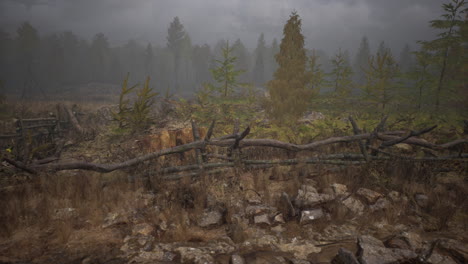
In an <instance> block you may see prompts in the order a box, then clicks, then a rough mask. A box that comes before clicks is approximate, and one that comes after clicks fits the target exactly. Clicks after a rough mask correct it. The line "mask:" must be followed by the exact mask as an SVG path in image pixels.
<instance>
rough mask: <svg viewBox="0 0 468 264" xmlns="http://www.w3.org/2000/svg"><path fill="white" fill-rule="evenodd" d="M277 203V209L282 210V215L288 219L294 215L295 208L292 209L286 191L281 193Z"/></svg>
mask: <svg viewBox="0 0 468 264" xmlns="http://www.w3.org/2000/svg"><path fill="white" fill-rule="evenodd" d="M279 204H280V205H279V210H280V212H282V215H283V217H287V218H288V219H289V218H291V217H294V216H295V215H296V210H295V209H294V206H293V205H292V202H291V199H290V198H289V195H288V194H287V193H285V192H283V193H281V197H280V203H279Z"/></svg>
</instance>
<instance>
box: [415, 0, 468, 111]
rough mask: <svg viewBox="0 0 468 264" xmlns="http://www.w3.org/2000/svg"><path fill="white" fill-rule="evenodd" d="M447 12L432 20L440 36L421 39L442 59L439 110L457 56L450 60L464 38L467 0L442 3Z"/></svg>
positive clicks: (429, 49) (437, 98)
mask: <svg viewBox="0 0 468 264" xmlns="http://www.w3.org/2000/svg"><path fill="white" fill-rule="evenodd" d="M442 8H443V10H444V11H445V14H443V15H442V19H436V20H432V21H430V24H431V27H432V28H434V29H437V30H440V31H442V32H441V33H439V34H438V35H437V36H438V38H436V39H434V40H431V41H420V43H421V44H422V45H423V47H424V48H425V49H426V50H428V51H431V52H433V53H434V54H435V55H436V56H437V57H438V58H439V61H440V73H439V78H438V79H439V80H438V82H437V90H436V102H435V104H436V110H439V105H440V100H441V98H440V97H441V92H442V90H444V88H445V87H444V86H446V74H447V68H448V67H450V64H456V63H457V58H456V57H455V58H454V60H453V61H451V60H450V55H451V52H452V51H453V50H454V49H456V48H457V46H460V44H461V42H463V41H466V40H463V39H462V37H461V35H460V26H462V25H463V23H464V22H463V18H462V15H463V14H464V13H466V12H467V8H466V2H465V0H450V1H449V2H448V3H446V4H442Z"/></svg>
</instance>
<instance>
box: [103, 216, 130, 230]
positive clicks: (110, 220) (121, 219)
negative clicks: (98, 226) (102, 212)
mask: <svg viewBox="0 0 468 264" xmlns="http://www.w3.org/2000/svg"><path fill="white" fill-rule="evenodd" d="M128 222H129V221H128V217H127V216H125V215H123V214H120V213H109V214H108V215H107V216H106V218H104V224H103V225H102V228H109V227H114V226H117V225H124V224H127V223H128Z"/></svg>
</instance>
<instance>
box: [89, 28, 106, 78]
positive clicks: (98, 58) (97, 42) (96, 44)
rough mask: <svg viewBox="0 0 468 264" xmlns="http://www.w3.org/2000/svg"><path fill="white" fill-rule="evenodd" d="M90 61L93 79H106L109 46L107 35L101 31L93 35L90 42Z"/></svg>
mask: <svg viewBox="0 0 468 264" xmlns="http://www.w3.org/2000/svg"><path fill="white" fill-rule="evenodd" d="M90 52H91V63H92V69H93V76H92V78H93V80H94V81H106V80H107V79H108V72H109V64H110V63H109V62H110V47H109V41H108V40H107V37H106V36H104V34H103V33H98V34H96V35H95V36H94V38H93V42H92V43H91V50H90Z"/></svg>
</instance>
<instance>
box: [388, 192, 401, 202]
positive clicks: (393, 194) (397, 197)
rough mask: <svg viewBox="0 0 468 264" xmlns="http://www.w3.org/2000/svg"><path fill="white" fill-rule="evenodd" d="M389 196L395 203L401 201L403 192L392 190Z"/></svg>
mask: <svg viewBox="0 0 468 264" xmlns="http://www.w3.org/2000/svg"><path fill="white" fill-rule="evenodd" d="M387 196H388V198H389V199H390V200H391V201H392V202H394V203H397V202H399V201H401V194H400V193H399V192H397V191H391V192H389V193H388V195H387Z"/></svg>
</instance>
